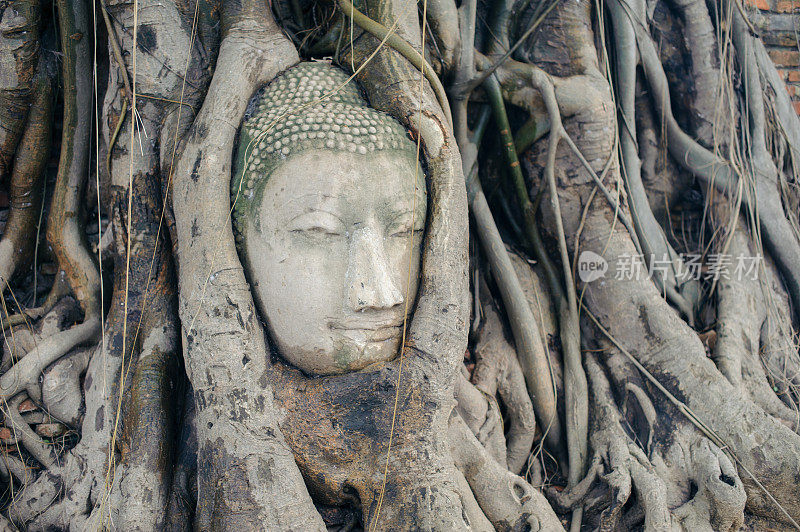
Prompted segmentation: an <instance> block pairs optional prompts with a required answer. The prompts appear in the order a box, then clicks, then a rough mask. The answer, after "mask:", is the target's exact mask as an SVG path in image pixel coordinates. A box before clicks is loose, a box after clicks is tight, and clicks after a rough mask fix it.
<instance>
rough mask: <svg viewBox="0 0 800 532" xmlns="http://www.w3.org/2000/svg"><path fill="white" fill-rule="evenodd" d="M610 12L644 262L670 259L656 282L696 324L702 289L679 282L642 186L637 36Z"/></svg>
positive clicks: (625, 160) (623, 148)
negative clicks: (696, 312)
mask: <svg viewBox="0 0 800 532" xmlns="http://www.w3.org/2000/svg"><path fill="white" fill-rule="evenodd" d="M635 4H636V6H637V14H638V15H639V16H644V11H645V6H644V1H643V0H636V1H635ZM610 9H611V13H612V17H611V20H612V22H613V24H614V26H613V27H614V32H613V33H614V39H615V44H616V46H615V49H616V52H617V53H616V64H617V84H616V86H615V87H614V89H615V92H616V93H617V99H618V106H619V109H620V113H619V115H620V116H619V121H620V122H622V123H623V124H624V127H622V128H620V129H619V132H620V141H619V142H620V155H621V160H622V177H623V179H624V183H625V186H626V189H627V190H628V195H629V204H630V211H631V216H632V218H633V222H634V224H635V228H636V234H637V236H638V240H639V243H640V244H641V246H642V252H643V254H644V256H645V260H647V261H648V263H650V262H651V261H664V260H668V261H669V263H670V264H671V265H672V266H671V267H670V268H668V269H665V270H660V271H656V269H655V268H653V269H652V271H653V276H652V277H653V280H654V281H655V283H656V285H657V286H658V287H659V289H660V290H661V292H662V293H663V294H664V295H666V296H667V298H668V299H669V300H670V302H672V303H673V304H674V305H675V306H676V307H678V308H679V309H680V310H681V312H682V313H683V314H684V316H685V317H686V320H687V322H688V323H689V324H690V325H693V324H694V321H695V311H696V309H697V308H698V306H699V298H700V288H699V286H698V283H697V282H696V281H692V280H686V282H684V283H681V280H680V279H677V276H676V269H677V271H684V270H683V268H682V260H681V258H680V256H679V255H678V253H677V252H676V251H675V250H674V249H673V248H672V246H671V245H670V243H669V241H668V240H667V238H666V235H665V234H664V231H663V229H662V228H661V226H660V225H659V223H658V221H656V219H655V216H654V215H653V211H652V209H651V208H650V204H649V202H648V198H647V194H646V192H645V188H644V184H643V183H642V173H641V161H640V159H639V154H638V150H639V146H638V141H637V138H636V121H635V118H636V116H635V115H636V105H635V99H636V98H635V97H636V67H637V62H636V34H635V32H634V29H633V26H632V23H631V21H630V19H629V17H628V16H627V15H626V14H625V13H624V12H623V10H622V7H621V6H620V5H619V4H616V3H612V4H610ZM676 267H677V268H676Z"/></svg>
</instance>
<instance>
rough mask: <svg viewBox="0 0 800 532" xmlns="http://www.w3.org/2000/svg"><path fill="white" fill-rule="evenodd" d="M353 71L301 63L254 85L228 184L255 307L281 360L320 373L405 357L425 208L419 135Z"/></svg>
mask: <svg viewBox="0 0 800 532" xmlns="http://www.w3.org/2000/svg"><path fill="white" fill-rule="evenodd" d="M347 79H348V76H347V75H346V74H345V73H344V72H343V71H342V70H340V69H338V68H337V67H335V66H333V65H331V64H329V63H325V62H309V63H301V64H299V65H297V66H295V67H293V68H291V69H289V70H288V71H286V72H285V73H283V74H282V75H281V76H279V77H278V78H276V79H275V80H274V81H273V82H272V83H270V84H269V85H267V86H266V87H265V88H263V89H262V90H261V91H260V92H259V93H257V94H256V96H254V98H253V101H252V102H251V106H250V109H249V110H248V114H247V116H246V117H245V121H244V123H243V125H242V129H241V134H240V138H239V144H238V146H239V147H238V152H237V156H236V162H237V167H236V172H235V175H234V178H233V179H232V182H231V201H232V202H233V203H234V212H233V225H234V231H235V234H236V243H237V248H238V250H239V255H240V257H241V259H242V263H243V265H244V268H245V271H246V273H247V276H248V279H249V281H250V284H251V288H252V291H253V295H254V298H255V301H256V305H257V306H258V309H259V311H260V312H261V315H262V318H263V319H264V320H265V321H266V323H267V326H268V330H269V332H270V335H271V337H272V340H273V342H274V344H275V346H276V347H277V349H278V351H279V353H280V354H281V356H282V357H283V358H284V359H285V360H286V361H287V362H289V363H290V364H292V365H294V366H296V367H297V368H299V369H301V370H303V371H304V372H306V373H310V374H318V375H329V374H337V373H345V372H349V371H356V370H359V369H362V368H364V367H366V366H368V365H369V364H372V363H375V362H381V361H386V360H390V359H392V358H393V357H394V356H395V355H396V354H397V353H398V350H399V347H400V341H401V337H402V327H403V322H404V317H405V313H406V312H407V311H409V312H410V311H411V309H412V306H413V302H414V299H415V298H416V293H417V283H418V273H419V267H420V248H421V242H422V236H423V231H424V227H425V218H426V208H427V198H426V189H425V179H424V174H423V172H422V170H421V169H420V168H419V166H418V162H417V157H416V145H415V143H414V142H413V141H412V140H411V139H410V138H409V137H408V134H407V132H406V130H405V129H404V128H403V126H401V125H400V123H398V122H397V121H395V120H394V119H393V118H391V117H389V116H388V115H386V114H384V113H381V112H379V111H376V110H375V109H372V108H370V107H369V105H368V104H367V102H366V101H365V100H364V98H362V96H361V95H360V93H359V91H358V88H357V87H356V86H355V85H354V82H350V83H345V82H346V81H347ZM320 99H322V101H320Z"/></svg>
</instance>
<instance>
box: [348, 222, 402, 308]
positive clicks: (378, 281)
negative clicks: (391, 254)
mask: <svg viewBox="0 0 800 532" xmlns="http://www.w3.org/2000/svg"><path fill="white" fill-rule="evenodd" d="M349 251H350V258H349V263H348V267H347V306H348V307H350V309H352V310H354V311H364V310H367V309H388V308H392V307H393V306H395V305H399V304H401V303H402V302H403V294H402V293H401V291H400V289H399V288H398V287H397V285H396V284H395V283H394V281H393V280H392V275H391V270H390V268H389V261H388V260H387V258H386V250H385V248H384V245H383V238H382V236H381V235H379V234H378V232H377V231H375V230H374V229H373V228H371V227H368V226H365V227H360V228H358V229H356V230H355V231H354V232H353V234H352V236H351V237H350V250H349Z"/></svg>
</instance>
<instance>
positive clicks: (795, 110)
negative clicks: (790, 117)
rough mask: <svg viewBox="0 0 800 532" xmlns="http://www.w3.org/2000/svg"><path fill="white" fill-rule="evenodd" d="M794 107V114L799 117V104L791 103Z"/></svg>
mask: <svg viewBox="0 0 800 532" xmlns="http://www.w3.org/2000/svg"><path fill="white" fill-rule="evenodd" d="M792 105H794V112H795V113H797V114H799V115H800V102H792Z"/></svg>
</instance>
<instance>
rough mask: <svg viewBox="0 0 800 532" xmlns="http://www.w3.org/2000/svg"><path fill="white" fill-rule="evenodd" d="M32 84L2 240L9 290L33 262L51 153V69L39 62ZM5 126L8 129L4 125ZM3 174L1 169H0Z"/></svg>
mask: <svg viewBox="0 0 800 532" xmlns="http://www.w3.org/2000/svg"><path fill="white" fill-rule="evenodd" d="M39 63H40V64H39V70H38V73H37V77H36V80H35V81H34V84H33V95H32V102H31V111H30V113H29V116H28V123H27V125H26V126H25V130H24V132H23V134H22V136H21V138H20V141H19V146H18V147H17V149H16V155H15V157H14V169H13V171H12V173H11V182H10V186H9V188H10V194H9V200H10V203H9V208H10V210H9V215H8V221H7V222H6V226H5V228H4V230H3V238H2V240H0V286H2V288H3V289H5V288H6V286H7V285H8V282H9V281H10V279H11V277H12V276H13V275H14V273H15V272H16V271H18V270H19V269H21V268H23V267H25V266H26V265H27V263H28V262H29V261H30V259H31V257H32V255H33V250H34V247H35V246H34V243H35V239H34V238H31V235H32V234H33V233H35V231H36V223H37V221H38V216H39V210H40V208H41V202H42V197H41V196H42V194H41V192H42V185H41V182H42V178H43V176H44V169H45V165H46V163H47V159H48V156H49V154H50V141H51V135H52V116H51V114H52V108H53V89H52V81H53V80H52V79H51V78H52V75H51V73H50V72H49V71H50V67H49V66H48V65H46V64H45V60H44V59H42V60H40V61H39ZM4 127H6V126H5V125H4ZM0 174H2V170H0Z"/></svg>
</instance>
